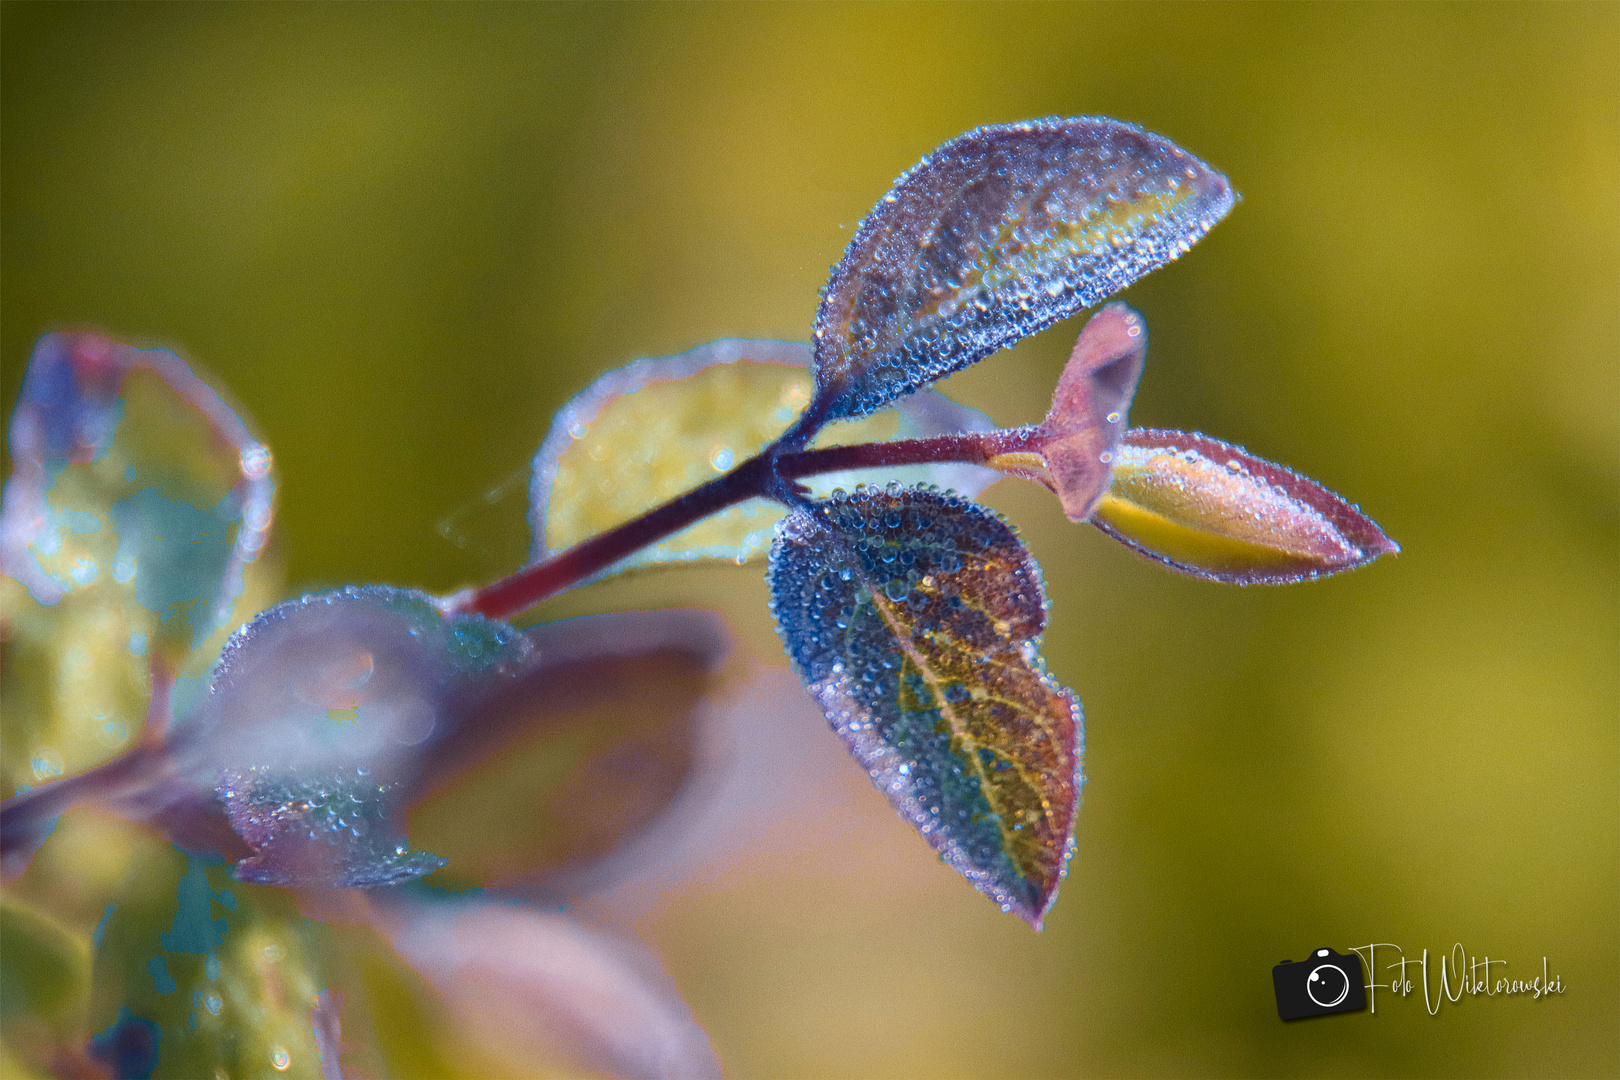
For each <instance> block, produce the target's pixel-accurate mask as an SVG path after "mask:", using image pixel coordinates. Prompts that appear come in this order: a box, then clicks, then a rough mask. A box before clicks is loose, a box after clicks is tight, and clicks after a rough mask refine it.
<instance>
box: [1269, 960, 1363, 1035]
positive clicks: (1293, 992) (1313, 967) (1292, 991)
mask: <svg viewBox="0 0 1620 1080" xmlns="http://www.w3.org/2000/svg"><path fill="white" fill-rule="evenodd" d="M1271 981H1272V984H1273V985H1274V986H1275V987H1276V989H1277V1015H1278V1016H1280V1017H1282V1018H1283V1019H1284V1020H1298V1019H1301V1018H1302V1017H1306V1016H1328V1015H1330V1014H1332V1013H1345V1012H1355V1011H1356V1010H1358V1009H1365V1008H1366V1007H1367V991H1366V988H1365V987H1364V986H1363V985H1362V982H1361V958H1360V957H1358V956H1356V955H1355V954H1354V953H1352V954H1350V955H1349V956H1343V955H1340V954H1339V953H1336V952H1334V951H1333V950H1332V949H1317V950H1316V951H1314V952H1312V953H1311V955H1310V956H1308V957H1306V958H1305V959H1304V960H1302V961H1300V962H1299V963H1297V964H1296V963H1294V962H1293V961H1291V960H1284V961H1283V962H1282V963H1280V964H1278V965H1277V966H1276V967H1274V968H1272V969H1271Z"/></svg>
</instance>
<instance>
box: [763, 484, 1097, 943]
mask: <svg viewBox="0 0 1620 1080" xmlns="http://www.w3.org/2000/svg"><path fill="white" fill-rule="evenodd" d="M768 581H769V583H770V590H771V606H772V611H773V612H774V614H775V616H776V623H777V629H778V631H779V632H780V634H781V636H782V640H783V642H784V643H785V644H786V646H787V651H788V655H789V656H790V657H791V658H792V660H793V663H794V666H795V667H796V668H797V670H798V672H799V675H800V677H801V678H802V679H803V680H804V682H805V685H806V686H807V687H808V688H809V690H810V693H811V695H812V696H813V697H814V698H815V699H816V700H817V701H818V702H819V703H820V704H821V707H822V709H823V711H824V712H825V713H826V714H827V718H828V720H829V721H830V722H831V724H832V726H833V729H834V730H835V731H837V732H838V734H839V735H840V736H841V737H842V738H843V739H844V741H845V743H846V744H847V745H848V747H849V749H850V752H851V753H852V754H854V755H855V757H856V759H857V760H859V761H860V762H861V764H862V765H864V766H865V767H866V769H867V771H868V772H869V773H870V775H871V776H872V779H873V781H874V782H875V783H876V784H877V786H878V788H879V790H881V791H882V792H883V793H884V794H885V795H886V796H888V798H889V801H890V802H891V803H892V804H893V805H894V807H895V809H897V810H898V811H899V812H900V814H901V816H903V817H905V818H906V820H908V821H910V822H911V823H912V824H913V825H914V826H916V828H917V829H918V830H919V831H920V832H922V834H923V836H924V837H925V838H926V839H927V840H928V842H929V843H930V844H932V845H933V847H934V848H935V850H937V851H938V852H939V853H940V855H941V857H942V858H944V859H945V861H946V862H947V863H949V864H950V865H951V866H952V867H954V868H955V869H956V870H957V871H958V872H959V873H961V874H963V875H964V876H965V877H967V878H968V879H969V880H970V881H972V882H973V883H974V885H975V886H977V887H978V888H979V890H980V891H981V892H984V893H985V894H986V895H988V896H990V897H991V898H992V899H994V900H995V901H997V902H998V903H1000V904H1001V905H1002V907H1003V909H1004V910H1010V911H1016V912H1017V913H1018V914H1019V916H1020V917H1022V918H1024V919H1026V920H1028V921H1029V922H1030V923H1031V924H1032V925H1033V926H1035V927H1036V928H1037V929H1039V927H1040V923H1041V919H1042V917H1043V916H1044V915H1045V913H1046V911H1047V909H1048V907H1050V905H1051V903H1052V900H1053V898H1054V897H1055V895H1056V892H1057V886H1058V881H1059V879H1060V878H1061V877H1062V875H1063V872H1064V868H1065V866H1066V864H1067V860H1068V857H1069V852H1070V848H1071V846H1072V841H1071V835H1072V830H1073V826H1074V815H1075V810H1076V806H1077V803H1078V798H1079V789H1080V782H1081V777H1080V744H1081V719H1080V710H1079V707H1078V705H1077V704H1076V703H1075V701H1074V698H1073V696H1072V695H1071V694H1070V693H1069V692H1068V691H1067V690H1065V689H1063V688H1062V687H1061V686H1058V685H1057V684H1056V683H1054V682H1053V681H1052V680H1051V679H1050V678H1048V677H1047V675H1046V673H1045V671H1044V667H1043V665H1042V662H1041V659H1040V654H1039V653H1038V651H1037V643H1038V639H1039V635H1040V633H1041V631H1042V630H1043V629H1044V628H1045V625H1046V603H1045V598H1044V596H1043V594H1042V591H1041V582H1040V572H1039V569H1038V568H1037V567H1036V565H1035V562H1034V560H1033V559H1032V558H1031V557H1030V555H1029V553H1028V552H1027V551H1026V550H1025V549H1024V546H1023V544H1022V543H1020V542H1019V540H1018V538H1017V536H1015V535H1014V533H1013V531H1012V530H1011V529H1010V528H1008V527H1007V525H1006V524H1004V523H1003V522H1002V521H1001V519H1000V518H998V517H997V516H996V515H994V514H993V513H991V512H990V511H988V510H985V509H984V508H982V507H979V506H976V505H974V504H973V503H970V502H966V501H964V500H961V499H957V498H953V497H950V496H946V495H940V494H938V493H936V492H932V491H928V490H924V489H912V490H904V489H901V488H900V487H899V485H897V484H896V485H891V486H890V487H889V488H888V489H886V490H879V489H873V488H862V489H859V490H857V491H856V492H855V494H854V495H852V496H849V497H841V496H835V497H834V498H832V499H831V500H828V501H825V502H816V503H811V504H808V505H806V506H804V507H801V508H799V509H797V510H795V511H794V512H793V513H792V514H791V515H790V516H789V517H788V518H787V519H786V520H785V521H784V522H783V524H782V526H781V528H780V529H779V530H778V532H777V537H776V542H775V544H774V546H773V547H772V549H771V561H770V570H769V574H768Z"/></svg>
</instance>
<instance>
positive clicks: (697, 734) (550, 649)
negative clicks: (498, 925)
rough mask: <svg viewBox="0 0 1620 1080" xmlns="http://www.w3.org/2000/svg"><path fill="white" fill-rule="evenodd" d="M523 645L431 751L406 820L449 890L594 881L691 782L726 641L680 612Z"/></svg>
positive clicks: (546, 634)
mask: <svg viewBox="0 0 1620 1080" xmlns="http://www.w3.org/2000/svg"><path fill="white" fill-rule="evenodd" d="M524 633H525V635H526V636H527V637H528V639H529V641H530V643H531V644H532V646H533V651H532V653H531V655H530V657H529V659H528V660H526V661H525V662H524V664H523V665H522V667H521V668H520V669H519V670H516V671H514V672H512V673H511V674H509V675H506V676H503V677H502V678H501V679H499V680H498V681H497V683H496V684H495V685H494V686H493V687H492V688H491V689H490V690H488V691H487V692H486V693H484V695H483V696H481V697H479V698H478V699H477V705H476V717H470V718H468V719H467V720H464V721H462V723H461V726H460V727H459V728H458V729H457V733H456V734H453V735H451V736H450V737H447V738H445V739H441V740H437V741H436V742H435V744H434V746H433V748H432V753H431V757H430V760H429V761H428V763H427V764H426V766H425V772H424V774H423V777H422V781H421V783H420V784H419V785H418V792H417V793H416V794H415V795H414V796H413V797H412V799H411V802H410V806H409V811H408V817H407V819H406V820H407V822H408V825H409V833H410V835H411V837H412V839H413V840H414V841H415V842H416V843H418V844H420V845H422V846H423V847H426V848H428V849H429V850H432V851H436V852H439V853H441V854H443V855H445V856H447V857H448V858H449V859H450V867H449V871H450V872H451V873H453V874H454V875H455V876H456V878H457V880H459V881H463V882H470V883H477V884H490V883H496V882H499V883H502V884H506V883H509V882H512V881H515V880H518V879H520V878H521V879H522V880H523V881H524V882H525V883H527V885H529V886H530V887H531V888H535V889H539V890H554V889H557V888H562V887H564V886H563V884H562V883H563V882H564V881H566V883H567V887H568V888H570V889H572V888H574V887H577V886H580V885H582V884H585V883H597V882H599V881H600V880H601V878H602V875H603V873H604V869H603V864H604V860H605V859H607V858H609V857H610V856H613V855H614V854H616V853H617V852H618V851H619V850H620V848H621V847H623V846H624V845H625V843H626V842H627V841H629V840H630V839H632V838H634V837H636V836H639V835H640V834H641V833H642V832H643V831H644V830H645V829H647V828H648V827H650V826H652V825H653V824H654V823H655V822H657V821H660V820H662V819H663V816H664V815H665V813H666V811H668V810H669V809H670V807H671V806H672V805H673V804H674V803H675V802H676V801H677V800H678V799H680V798H682V797H684V796H685V794H686V792H687V790H688V788H689V787H691V786H692V785H693V784H694V783H695V782H697V777H698V773H699V772H700V771H701V765H702V763H701V762H700V760H699V758H700V755H701V753H702V744H703V737H702V734H701V730H700V728H701V725H702V723H703V720H704V716H705V713H706V703H707V700H708V696H709V694H710V693H711V691H713V689H714V688H715V682H716V669H717V668H718V667H719V665H720V664H721V662H722V661H723V660H724V658H725V657H726V655H727V654H728V652H729V649H730V636H729V634H728V633H727V632H726V630H725V627H724V624H723V622H722V620H721V619H720V617H719V616H718V615H716V614H715V613H713V612H709V611H701V610H691V609H687V610H671V611H629V612H618V613H613V614H607V615H593V616H586V617H582V618H577V619H568V620H565V621H563V622H558V623H548V624H544V625H541V626H536V627H534V628H532V629H529V630H526V631H524ZM627 869H631V870H632V871H633V868H627ZM610 876H611V875H610Z"/></svg>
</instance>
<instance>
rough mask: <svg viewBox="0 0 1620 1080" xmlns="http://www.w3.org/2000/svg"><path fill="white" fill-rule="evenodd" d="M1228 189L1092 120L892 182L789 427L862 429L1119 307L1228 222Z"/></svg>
mask: <svg viewBox="0 0 1620 1080" xmlns="http://www.w3.org/2000/svg"><path fill="white" fill-rule="evenodd" d="M1234 200H1235V196H1234V195H1233V193H1232V189H1231V187H1230V186H1229V185H1228V183H1227V181H1226V178H1225V177H1224V176H1222V175H1221V174H1219V173H1217V172H1215V171H1214V170H1212V169H1210V168H1209V166H1207V165H1205V164H1204V163H1203V162H1202V161H1199V160H1198V159H1197V158H1195V157H1193V156H1192V155H1191V154H1188V153H1187V152H1186V151H1184V150H1182V149H1181V148H1179V147H1177V146H1176V145H1175V144H1174V143H1172V142H1170V141H1169V140H1167V139H1165V138H1162V137H1161V136H1158V135H1154V134H1152V133H1150V132H1147V131H1144V130H1142V129H1141V128H1139V127H1137V126H1136V125H1134V124H1127V123H1122V122H1120V121H1118V120H1109V119H1106V118H1102V117H1081V118H1078V119H1050V120H1040V121H1031V122H1027V123H1022V124H1007V125H1002V126H998V127H986V128H980V129H978V130H976V131H971V132H969V133H967V134H966V135H963V136H961V137H959V138H956V139H953V140H951V141H950V142H948V143H946V144H945V145H944V146H941V147H940V148H939V149H938V150H936V151H934V153H932V154H930V155H929V156H928V157H926V158H924V159H923V160H922V162H921V163H919V164H918V165H917V166H916V167H915V168H913V169H912V170H911V171H909V172H907V173H906V174H905V175H904V176H902V177H900V179H899V180H898V181H896V183H895V186H894V188H893V189H892V190H891V191H890V192H889V194H888V195H886V196H884V198H883V201H882V202H880V203H878V205H877V207H876V208H875V209H874V210H873V211H872V212H871V213H870V214H868V215H867V217H866V219H865V220H864V221H862V223H861V226H860V228H859V229H858V230H857V231H856V233H855V237H854V239H853V240H851V241H850V245H849V250H848V251H846V252H845V253H844V257H843V259H841V260H840V261H839V263H838V265H837V266H836V267H834V268H833V272H832V278H831V280H830V281H829V282H828V284H827V289H826V292H825V293H824V294H823V297H822V302H821V309H820V311H819V312H818V314H817V316H816V328H815V354H816V399H815V401H814V402H813V403H812V404H811V406H810V409H809V410H808V411H807V413H806V414H805V418H804V419H803V421H801V424H800V433H801V434H803V435H806V436H808V434H809V433H810V432H811V431H813V430H814V429H815V427H816V426H817V425H818V424H819V423H821V422H822V421H824V420H828V419H837V418H839V417H853V416H862V415H864V414H866V413H869V412H871V411H872V410H874V409H877V408H881V407H882V406H883V405H885V404H886V403H888V402H889V401H891V400H893V399H894V398H895V397H897V396H899V395H900V394H903V393H905V392H907V391H909V390H914V389H916V388H917V387H920V386H926V385H928V384H929V383H931V382H934V381H935V380H937V379H940V378H943V377H944V376H946V375H949V374H950V373H952V372H954V371H959V370H961V369H962V368H964V367H967V366H968V365H969V364H973V363H975V362H977V361H979V360H981V359H983V358H984V357H986V356H989V355H990V354H991V353H993V352H995V351H997V350H998V349H1003V348H1006V347H1007V346H1008V345H1011V344H1012V343H1013V342H1015V341H1017V340H1019V339H1020V338H1023V337H1026V336H1028V335H1029V334H1032V333H1035V332H1036V331H1037V330H1041V329H1044V328H1045V327H1047V326H1050V325H1052V324H1053V323H1055V322H1057V321H1058V320H1059V319H1064V318H1067V317H1068V316H1070V315H1073V314H1075V313H1077V312H1079V311H1081V310H1082V309H1084V308H1087V307H1090V306H1091V305H1093V304H1096V303H1098V302H1099V301H1101V300H1103V299H1105V298H1107V297H1108V296H1110V295H1112V294H1113V293H1116V292H1118V291H1119V290H1120V289H1123V288H1124V287H1125V286H1127V285H1129V284H1130V283H1131V282H1132V281H1135V280H1136V279H1137V278H1139V277H1141V276H1142V275H1143V274H1145V273H1147V272H1148V271H1150V270H1154V269H1156V268H1158V267H1160V266H1163V265H1164V264H1165V263H1167V262H1169V261H1170V260H1172V259H1174V258H1176V257H1177V256H1178V255H1180V254H1182V253H1183V252H1185V251H1186V250H1187V249H1188V248H1189V247H1191V246H1192V244H1194V243H1195V242H1196V241H1198V240H1199V239H1200V238H1201V237H1202V236H1203V235H1204V233H1206V232H1208V231H1209V229H1210V227H1211V226H1213V225H1214V224H1215V222H1217V221H1219V220H1220V219H1221V218H1222V217H1223V216H1224V215H1225V214H1226V212H1227V211H1228V210H1230V209H1231V208H1232V204H1233V202H1234Z"/></svg>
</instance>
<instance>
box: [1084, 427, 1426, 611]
mask: <svg viewBox="0 0 1620 1080" xmlns="http://www.w3.org/2000/svg"><path fill="white" fill-rule="evenodd" d="M1092 521H1093V522H1094V523H1095V524H1096V525H1097V526H1098V527H1099V528H1101V529H1102V530H1103V531H1104V532H1106V533H1108V534H1109V535H1110V536H1112V537H1114V538H1115V539H1117V540H1119V541H1121V542H1122V543H1124V544H1126V545H1127V546H1129V547H1131V548H1134V549H1135V550H1136V551H1138V552H1140V553H1142V554H1143V555H1146V556H1147V557H1148V558H1150V559H1153V560H1155V561H1157V562H1160V563H1163V564H1164V565H1166V566H1168V567H1170V568H1171V569H1174V570H1179V571H1181V572H1182V573H1184V574H1190V575H1192V576H1193V577H1200V578H1205V579H1207V580H1210V581H1225V582H1231V583H1235V584H1239V585H1255V584H1287V583H1290V582H1295V581H1303V580H1306V579H1308V578H1315V577H1322V576H1323V575H1326V574H1336V573H1338V572H1340V571H1342V570H1349V569H1352V568H1354V567H1357V566H1361V565H1363V564H1365V563H1368V562H1371V561H1372V560H1373V559H1376V558H1377V557H1378V556H1380V555H1388V554H1390V553H1392V552H1395V551H1398V550H1399V547H1398V546H1397V545H1396V544H1395V543H1394V541H1392V540H1390V539H1389V537H1387V536H1385V535H1384V533H1383V530H1381V529H1380V528H1379V527H1378V526H1377V524H1376V523H1374V522H1373V521H1372V519H1370V518H1368V517H1367V516H1366V515H1365V514H1363V513H1362V512H1361V511H1360V510H1359V509H1357V508H1356V507H1355V506H1352V505H1351V504H1350V503H1348V502H1345V501H1344V500H1343V499H1341V498H1340V497H1339V496H1337V495H1335V494H1334V493H1333V492H1331V491H1329V490H1327V489H1326V488H1324V487H1322V486H1321V485H1320V484H1317V483H1315V482H1314V481H1312V480H1308V479H1306V478H1305V477H1303V476H1300V475H1299V474H1298V473H1295V472H1292V471H1290V470H1288V469H1285V468H1283V467H1282V466H1280V465H1274V464H1272V463H1271V462H1269V461H1265V460H1262V459H1261V458H1258V457H1255V456H1254V455H1253V454H1250V453H1249V452H1248V451H1246V450H1244V449H1243V448H1242V447H1238V446H1232V445H1231V444H1229V443H1224V442H1221V441H1220V440H1218V439H1211V438H1209V437H1208V436H1206V435H1199V434H1196V433H1189V432H1182V431H1165V430H1160V429H1153V428H1136V429H1133V430H1132V431H1130V432H1128V433H1127V435H1126V438H1125V442H1124V444H1123V445H1122V446H1121V447H1120V452H1119V455H1118V457H1116V458H1115V460H1114V469H1113V480H1112V486H1111V487H1110V488H1109V491H1108V494H1107V495H1106V496H1104V497H1103V499H1102V500H1101V501H1100V502H1099V503H1098V504H1097V508H1096V510H1095V512H1094V513H1093V514H1092Z"/></svg>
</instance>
